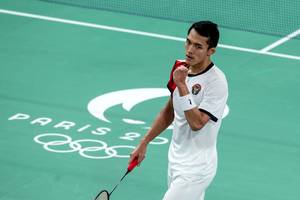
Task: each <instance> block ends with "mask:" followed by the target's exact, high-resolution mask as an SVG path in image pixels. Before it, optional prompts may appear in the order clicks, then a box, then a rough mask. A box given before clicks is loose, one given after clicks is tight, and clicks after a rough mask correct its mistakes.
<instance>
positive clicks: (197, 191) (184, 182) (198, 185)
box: [163, 175, 214, 200]
mask: <svg viewBox="0 0 300 200" xmlns="http://www.w3.org/2000/svg"><path fill="white" fill-rule="evenodd" d="M168 178H169V180H168V183H169V188H168V190H167V192H166V193H165V196H164V198H163V200H184V199H188V200H204V196H205V190H206V188H207V187H208V186H209V184H210V183H211V181H212V180H213V178H214V176H212V177H208V178H207V177H199V176H198V177H197V176H191V175H178V176H176V177H171V176H169V177H168Z"/></svg>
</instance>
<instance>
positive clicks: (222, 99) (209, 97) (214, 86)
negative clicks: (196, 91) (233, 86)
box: [198, 80, 228, 122]
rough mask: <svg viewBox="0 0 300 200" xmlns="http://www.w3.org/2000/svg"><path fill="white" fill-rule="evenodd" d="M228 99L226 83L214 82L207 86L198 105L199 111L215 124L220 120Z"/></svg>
mask: <svg viewBox="0 0 300 200" xmlns="http://www.w3.org/2000/svg"><path fill="white" fill-rule="evenodd" d="M227 98H228V86H227V82H226V81H220V80H218V81H215V82H212V83H210V84H208V85H207V87H206V89H205V95H204V98H203V100H202V101H201V103H200V105H199V107H198V108H199V110H200V111H201V112H204V113H206V114H207V115H208V116H209V117H210V119H211V120H212V121H214V122H217V121H218V120H219V119H220V118H222V115H223V112H224V109H225V106H226V102H227Z"/></svg>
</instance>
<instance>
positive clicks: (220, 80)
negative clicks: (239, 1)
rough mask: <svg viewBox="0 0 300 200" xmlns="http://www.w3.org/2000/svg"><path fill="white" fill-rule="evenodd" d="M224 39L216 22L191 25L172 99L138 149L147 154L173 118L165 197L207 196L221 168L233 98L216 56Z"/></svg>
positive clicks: (199, 199) (137, 153)
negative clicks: (220, 139) (223, 132)
mask: <svg viewBox="0 0 300 200" xmlns="http://www.w3.org/2000/svg"><path fill="white" fill-rule="evenodd" d="M218 40H219V31H218V27H217V25H216V24H214V23H212V22H210V21H200V22H197V23H194V24H193V25H192V26H191V27H190V28H189V30H188V35H187V38H186V43H185V51H186V57H185V60H182V61H180V60H177V61H176V62H175V64H174V66H173V69H172V72H171V76H170V80H169V82H168V85H167V86H168V88H169V90H170V92H171V97H170V98H169V100H168V102H167V104H166V105H165V107H164V108H163V109H162V111H161V112H160V113H159V115H158V116H157V117H156V119H155V121H154V123H153V125H152V127H151V129H150V130H149V131H148V133H147V134H146V135H145V136H144V137H143V139H142V140H141V142H140V144H139V145H138V146H137V147H136V149H135V150H134V151H133V152H132V154H131V157H130V160H129V162H131V161H132V160H133V159H138V163H140V162H142V160H143V159H144V158H145V154H146V148H147V145H148V144H149V142H150V141H151V140H153V139H154V138H155V137H156V136H158V135H159V134H160V133H161V132H162V131H164V130H165V129H166V128H167V127H168V126H169V125H170V124H171V123H172V122H173V121H174V128H173V136H172V141H171V144H170V147H169V156H168V157H169V166H168V190H167V192H166V193H165V196H164V199H163V200H185V199H186V200H203V199H204V195H205V190H206V188H207V187H208V186H209V184H210V183H211V181H212V180H213V178H214V176H215V174H216V170H217V148H216V143H217V135H218V131H219V128H220V125H221V120H222V115H223V112H224V108H225V105H226V101H227V97H228V88H227V81H226V78H225V76H224V74H223V73H222V71H221V70H220V69H219V68H217V66H216V65H214V64H213V63H212V61H211V56H212V55H213V54H214V53H215V51H216V46H217V44H218Z"/></svg>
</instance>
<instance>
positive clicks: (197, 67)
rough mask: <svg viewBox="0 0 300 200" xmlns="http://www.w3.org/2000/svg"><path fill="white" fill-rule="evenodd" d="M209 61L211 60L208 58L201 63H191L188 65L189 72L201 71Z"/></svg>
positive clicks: (197, 72)
mask: <svg viewBox="0 0 300 200" xmlns="http://www.w3.org/2000/svg"><path fill="white" fill-rule="evenodd" d="M210 63H211V60H210V59H208V60H206V61H203V62H201V63H198V64H196V65H191V66H190V67H189V74H199V73H201V72H203V71H204V70H205V69H206V68H207V67H208V66H209V65H210Z"/></svg>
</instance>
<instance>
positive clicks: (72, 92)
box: [0, 0, 300, 200]
mask: <svg viewBox="0 0 300 200" xmlns="http://www.w3.org/2000/svg"><path fill="white" fill-rule="evenodd" d="M47 17H48V18H47ZM50 17H51V18H50ZM66 20H69V21H66ZM0 25H1V27H0V200H17V199H24V200H38V199H44V200H53V199H58V200H63V199H64V200H66V199H68V200H89V199H90V200H91V199H93V198H94V196H95V195H96V194H97V192H98V191H99V190H101V189H107V190H111V189H112V188H113V186H114V184H115V183H117V182H118V181H119V179H120V178H121V176H122V175H123V174H124V173H125V171H126V167H127V161H128V154H129V153H130V152H131V151H132V149H133V148H134V146H135V145H137V144H138V142H139V140H140V139H141V137H142V135H143V134H144V133H145V132H146V131H147V129H148V128H149V126H151V123H152V120H153V119H154V118H155V116H156V114H157V113H158V112H159V111H160V108H161V107H162V106H163V105H164V104H165V102H166V101H167V98H168V92H167V89H166V82H167V80H168V77H169V73H170V70H171V67H172V65H173V63H174V61H175V60H176V59H180V58H183V57H184V48H183V47H184V46H183V45H184V43H183V41H181V39H183V40H184V38H185V35H186V30H187V28H188V27H189V25H190V24H187V23H181V22H174V21H168V20H159V19H154V18H147V17H140V16H133V15H126V14H120V13H115V12H108V11H101V10H92V9H84V8H78V7H71V6H66V5H57V4H50V3H45V2H42V1H36V0H27V1H18V0H2V1H1V2H0ZM100 25H101V26H100ZM104 26H105V27H104ZM112 27H113V28H112ZM299 27H300V25H299ZM115 28H122V29H115ZM124 29H125V30H124ZM130 30H135V31H142V32H143V33H141V32H139V33H136V32H133V31H132V32H130ZM220 31H221V41H220V46H219V48H218V51H217V53H216V55H215V56H214V57H213V60H214V63H215V64H216V65H218V67H219V68H221V69H222V70H223V71H224V72H225V74H226V76H227V79H228V82H229V92H230V93H229V101H228V107H229V114H228V116H226V117H225V118H224V120H223V126H222V128H221V131H220V134H219V138H218V151H219V168H218V174H217V176H216V178H215V180H214V182H213V183H212V185H211V186H210V187H209V189H208V191H207V194H206V199H207V200H220V199H225V200H229V199H230V200H253V199H255V200H298V199H299V196H300V192H299V185H300V173H299V166H300V156H299V155H300V135H299V130H300V125H299V119H300V109H299V106H298V104H299V102H300V92H299V88H298V87H299V85H300V79H299V75H300V40H299V39H292V40H289V41H287V42H286V43H283V44H282V45H280V46H278V47H276V48H274V49H272V50H271V51H270V52H271V53H270V52H267V53H262V52H259V50H261V49H263V48H264V47H266V46H268V45H270V44H272V43H273V42H275V41H277V40H279V39H280V37H276V36H269V35H263V34H258V33H249V32H243V31H238V30H230V29H225V28H221V29H220ZM146 33H156V34H159V36H157V35H151V34H150V35H147V34H146ZM162 35H163V36H174V37H176V38H170V37H165V38H163V37H161V36H162ZM235 47H238V48H235ZM272 53H273V54H272ZM286 55H287V56H286ZM171 136H172V130H171V128H170V129H168V130H166V131H165V132H164V133H163V134H162V135H160V137H159V138H157V139H155V140H154V141H153V143H152V144H151V145H149V148H148V152H147V157H146V159H145V161H144V162H143V163H142V165H141V166H140V167H139V168H137V169H135V170H134V171H133V172H132V173H131V174H130V175H128V176H127V177H126V179H125V180H124V181H123V182H122V184H121V185H120V186H119V187H118V189H117V190H116V191H115V192H114V194H113V195H112V198H111V199H112V200H117V199H119V200H127V199H128V200H129V199H130V200H132V199H139V200H141V199H142V200H156V199H157V200H158V199H161V198H162V196H163V195H164V192H165V190H166V188H167V174H166V172H167V151H168V144H169V140H170V138H171Z"/></svg>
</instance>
